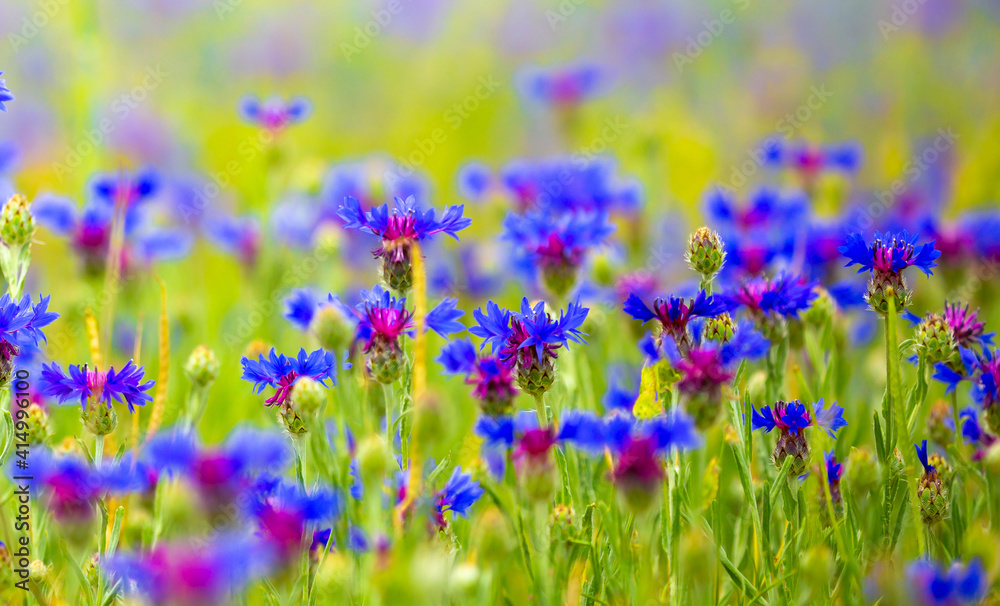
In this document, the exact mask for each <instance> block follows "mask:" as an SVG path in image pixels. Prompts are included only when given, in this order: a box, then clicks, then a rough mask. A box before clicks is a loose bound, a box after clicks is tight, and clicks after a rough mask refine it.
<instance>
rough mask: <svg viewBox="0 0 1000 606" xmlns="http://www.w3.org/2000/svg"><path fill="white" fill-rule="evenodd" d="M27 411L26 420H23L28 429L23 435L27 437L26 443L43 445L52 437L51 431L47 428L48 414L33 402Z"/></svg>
mask: <svg viewBox="0 0 1000 606" xmlns="http://www.w3.org/2000/svg"><path fill="white" fill-rule="evenodd" d="M27 411H28V418H27V419H25V423H27V425H28V428H27V429H26V430H25V433H26V434H27V437H28V443H29V444H45V443H46V442H48V441H49V437H50V436H51V435H52V429H51V428H50V427H49V415H48V413H46V412H45V409H43V408H42V407H41V406H39V405H38V404H35V403H34V402H32V403H31V404H29V405H28V409H27Z"/></svg>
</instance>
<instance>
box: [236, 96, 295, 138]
mask: <svg viewBox="0 0 1000 606" xmlns="http://www.w3.org/2000/svg"><path fill="white" fill-rule="evenodd" d="M311 110H312V104H311V103H310V102H309V100H308V99H306V98H305V97H293V98H291V99H289V100H288V101H287V102H286V101H284V100H283V99H282V98H281V97H278V96H272V97H269V98H268V99H266V100H265V101H261V100H260V99H259V98H257V97H255V96H253V95H247V96H245V97H243V98H242V99H240V106H239V114H240V117H241V118H243V120H245V121H246V122H249V123H250V124H254V125H256V126H259V127H261V128H265V129H267V130H270V131H280V130H282V129H284V128H285V127H287V126H289V125H291V124H296V123H298V122H301V121H303V120H305V119H306V118H308V117H309V112H310V111H311Z"/></svg>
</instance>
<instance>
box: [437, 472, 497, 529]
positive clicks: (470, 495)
mask: <svg viewBox="0 0 1000 606" xmlns="http://www.w3.org/2000/svg"><path fill="white" fill-rule="evenodd" d="M484 492H485V491H484V490H483V488H482V486H480V485H479V482H476V481H475V480H473V479H472V476H470V475H469V474H468V473H464V472H462V468H461V467H455V470H454V471H452V472H451V477H450V478H448V482H447V483H446V484H445V485H444V488H442V489H441V490H439V491H438V492H437V493H436V494H435V495H434V521H435V523H436V524H437V527H438V529H440V530H444V529H446V528H447V527H448V521H447V520H446V519H445V517H444V515H445V514H446V513H448V512H451V514H452V516H453V517H454V516H456V515H458V516H461V517H463V518H467V517H468V516H469V509H470V508H471V507H472V506H473V505H474V504H475V503H476V501H478V500H479V497H481V496H483V493H484Z"/></svg>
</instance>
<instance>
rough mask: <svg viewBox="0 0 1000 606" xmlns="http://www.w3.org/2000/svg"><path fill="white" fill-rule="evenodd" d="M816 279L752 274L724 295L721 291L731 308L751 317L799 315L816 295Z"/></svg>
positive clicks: (721, 296)
mask: <svg viewBox="0 0 1000 606" xmlns="http://www.w3.org/2000/svg"><path fill="white" fill-rule="evenodd" d="M817 286H818V284H817V283H816V282H810V281H807V280H803V279H802V278H799V277H797V276H793V275H791V274H786V273H781V274H779V275H777V276H776V277H774V278H766V277H759V278H751V279H749V280H744V281H742V282H741V283H740V285H739V286H738V287H736V288H734V289H732V290H730V291H729V292H727V293H726V294H725V295H720V297H719V298H720V299H721V300H722V301H724V302H725V303H726V304H727V305H728V307H729V308H730V309H736V308H738V307H742V308H743V309H745V310H746V312H747V313H748V314H749V315H750V317H751V318H752V319H753V320H754V321H761V320H763V319H765V318H766V317H768V316H770V315H771V314H777V315H779V316H782V317H793V318H795V317H798V315H799V312H801V311H804V310H805V309H807V308H808V307H809V306H810V305H812V302H813V301H814V300H815V299H816V297H817V296H818V292H817V290H816V287H817Z"/></svg>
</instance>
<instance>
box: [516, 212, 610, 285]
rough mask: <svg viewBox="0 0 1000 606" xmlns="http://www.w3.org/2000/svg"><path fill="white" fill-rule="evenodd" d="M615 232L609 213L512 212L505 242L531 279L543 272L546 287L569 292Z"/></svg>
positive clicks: (519, 266) (522, 269) (520, 267)
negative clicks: (588, 259)
mask: <svg viewBox="0 0 1000 606" xmlns="http://www.w3.org/2000/svg"><path fill="white" fill-rule="evenodd" d="M614 231H615V226H614V224H613V223H611V222H610V221H609V220H608V215H607V213H606V212H560V211H556V210H552V209H549V208H546V209H541V210H532V211H529V212H527V213H526V214H524V215H519V214H514V213H510V214H508V215H507V218H506V219H504V222H503V233H502V234H501V236H500V239H501V240H502V241H505V242H508V243H509V244H510V250H511V256H512V259H513V262H514V266H515V267H517V268H519V269H520V270H521V271H522V272H523V273H525V274H526V275H527V276H528V277H531V278H534V276H535V274H536V272H539V271H540V272H542V276H543V278H545V280H546V285H548V286H551V287H552V288H554V289H556V290H557V292H559V293H561V292H566V291H568V290H569V287H570V286H572V283H573V281H574V280H575V275H576V271H577V270H578V269H579V268H580V266H581V265H582V264H583V262H584V260H585V259H586V257H587V254H588V253H589V252H590V251H591V250H593V249H595V248H597V247H598V246H601V245H603V244H604V243H605V242H606V241H607V239H608V238H609V237H610V236H611V234H613V233H614Z"/></svg>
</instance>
